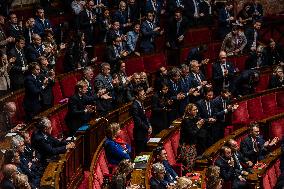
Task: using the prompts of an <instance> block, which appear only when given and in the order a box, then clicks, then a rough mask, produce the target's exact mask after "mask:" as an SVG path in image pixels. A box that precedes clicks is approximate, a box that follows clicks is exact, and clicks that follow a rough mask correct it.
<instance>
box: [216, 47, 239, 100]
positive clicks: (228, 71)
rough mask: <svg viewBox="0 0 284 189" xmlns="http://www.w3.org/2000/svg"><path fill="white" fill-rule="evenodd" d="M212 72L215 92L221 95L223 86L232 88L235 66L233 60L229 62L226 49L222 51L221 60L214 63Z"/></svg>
mask: <svg viewBox="0 0 284 189" xmlns="http://www.w3.org/2000/svg"><path fill="white" fill-rule="evenodd" d="M212 72H213V76H212V77H213V82H214V89H215V90H214V92H215V94H217V95H219V94H220V92H221V90H222V89H223V88H228V89H229V90H231V88H232V84H233V83H232V82H233V77H234V74H235V68H234V66H233V64H232V63H231V62H227V54H226V52H225V51H221V52H220V54H219V61H217V62H215V63H214V64H213V68H212Z"/></svg>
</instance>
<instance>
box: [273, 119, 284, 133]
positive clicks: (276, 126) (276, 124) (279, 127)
mask: <svg viewBox="0 0 284 189" xmlns="http://www.w3.org/2000/svg"><path fill="white" fill-rule="evenodd" d="M283 125H284V118H283V119H279V120H275V121H273V122H272V123H271V125H270V127H269V136H270V137H279V138H282V136H283V135H284V129H283Z"/></svg>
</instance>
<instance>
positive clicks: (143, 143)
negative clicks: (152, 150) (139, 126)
mask: <svg viewBox="0 0 284 189" xmlns="http://www.w3.org/2000/svg"><path fill="white" fill-rule="evenodd" d="M146 149H147V139H144V140H135V153H136V154H140V153H141V152H145V151H146Z"/></svg>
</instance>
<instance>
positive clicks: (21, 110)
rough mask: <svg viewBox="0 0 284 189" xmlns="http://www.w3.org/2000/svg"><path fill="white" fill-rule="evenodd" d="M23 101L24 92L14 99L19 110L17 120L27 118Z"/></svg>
mask: <svg viewBox="0 0 284 189" xmlns="http://www.w3.org/2000/svg"><path fill="white" fill-rule="evenodd" d="M23 101H24V93H21V94H19V95H17V96H16V99H15V101H14V102H15V103H16V106H17V112H16V115H17V121H24V119H25V110H24V107H23Z"/></svg>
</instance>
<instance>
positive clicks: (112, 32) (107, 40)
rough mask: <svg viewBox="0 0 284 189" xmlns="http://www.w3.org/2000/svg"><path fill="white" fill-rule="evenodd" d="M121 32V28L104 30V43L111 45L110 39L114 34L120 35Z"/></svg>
mask: <svg viewBox="0 0 284 189" xmlns="http://www.w3.org/2000/svg"><path fill="white" fill-rule="evenodd" d="M122 34H123V33H122V31H121V30H118V31H116V30H114V29H112V28H111V29H109V30H108V31H107V32H106V43H107V45H112V40H113V39H114V37H115V36H121V35H122Z"/></svg>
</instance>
